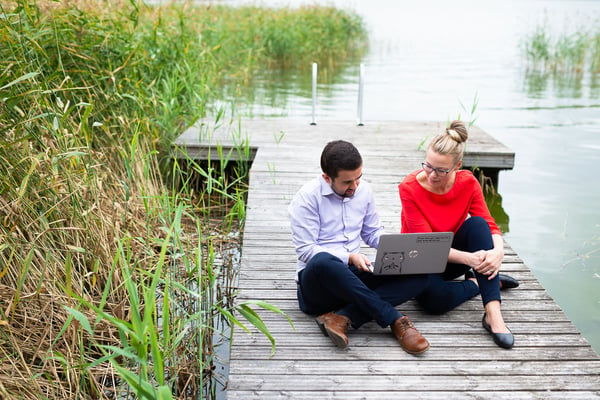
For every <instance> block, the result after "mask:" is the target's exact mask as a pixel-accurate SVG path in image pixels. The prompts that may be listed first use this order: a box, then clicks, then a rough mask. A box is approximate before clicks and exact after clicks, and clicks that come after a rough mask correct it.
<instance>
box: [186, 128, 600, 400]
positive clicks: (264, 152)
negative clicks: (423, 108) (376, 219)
mask: <svg viewBox="0 0 600 400" xmlns="http://www.w3.org/2000/svg"><path fill="white" fill-rule="evenodd" d="M442 126H443V123H442V122H397V121H384V122H367V123H366V125H365V126H364V127H357V126H355V125H353V124H351V123H348V122H340V121H323V122H319V123H318V125H317V126H315V127H311V126H310V125H308V123H307V122H306V121H294V120H251V121H242V124H241V125H235V126H222V127H218V128H214V127H209V126H208V125H206V126H201V127H199V128H198V127H196V128H192V129H190V130H189V131H188V132H186V134H184V135H182V137H180V138H179V139H178V141H177V146H182V147H184V148H187V149H188V150H189V151H192V155H193V156H194V157H200V156H201V152H202V151H204V152H205V155H206V154H207V153H206V152H207V151H208V150H209V149H210V150H211V151H213V150H214V148H215V147H214V146H218V145H220V146H226V147H227V146H229V148H236V146H237V145H238V144H239V143H242V142H244V143H245V146H247V148H248V150H249V152H248V153H245V154H251V155H252V157H253V159H252V169H251V174H250V182H249V187H250V191H249V195H248V203H247V216H246V224H245V231H244V237H243V246H242V257H241V265H240V269H239V271H237V273H238V277H239V284H238V288H237V290H236V293H237V300H236V301H237V302H242V301H245V300H264V301H268V302H269V303H271V304H272V305H274V306H276V307H279V308H280V309H281V310H282V311H284V312H285V313H286V314H287V316H289V318H290V319H291V320H292V322H293V325H294V327H293V328H292V327H291V326H290V324H289V323H288V321H287V320H286V318H285V317H283V316H282V315H280V314H276V313H272V312H269V311H266V310H263V309H260V308H257V309H256V311H257V312H258V314H259V315H260V316H261V317H262V318H263V320H264V321H265V323H266V325H267V327H268V329H269V331H270V332H271V334H272V336H273V338H274V340H275V343H276V351H275V353H274V354H271V342H270V341H269V340H268V339H267V338H266V337H265V336H264V335H263V334H262V333H260V332H258V331H257V330H256V329H255V328H252V329H250V331H251V333H246V332H245V331H243V330H241V329H239V328H238V327H234V328H233V330H234V332H233V341H232V343H231V360H230V366H229V377H228V383H227V398H228V399H244V400H246V399H261V400H262V399H300V400H303V399H311V400H312V399H317V398H318V399H346V400H353V399H386V400H387V399H396V398H410V399H413V398H415V399H440V398H448V399H500V400H504V399H511V400H512V399H578V400H579V399H599V398H600V357H599V356H598V354H597V353H596V352H595V351H594V350H593V349H592V348H591V346H590V345H589V343H588V342H587V340H585V338H584V337H583V336H582V335H581V334H580V332H579V331H578V330H577V328H576V327H575V326H574V325H573V323H572V322H571V321H570V320H569V318H568V317H567V316H566V315H565V313H564V312H563V311H562V310H561V308H560V307H559V306H558V305H557V304H556V302H554V300H553V299H552V298H551V297H550V295H549V294H548V293H547V291H546V290H545V289H544V288H543V287H542V285H541V284H540V283H539V281H538V280H537V279H536V278H535V276H534V274H533V273H532V272H531V271H530V270H529V268H528V267H527V265H525V264H524V262H523V260H522V259H521V258H520V257H519V255H518V254H517V253H516V252H515V251H514V250H513V249H512V248H511V247H510V245H509V244H508V243H505V257H504V260H503V264H502V271H503V272H505V273H509V274H511V275H513V276H514V277H516V278H517V279H519V281H520V282H521V285H520V286H519V287H518V288H517V289H513V290H510V291H504V292H502V296H503V305H502V308H503V315H504V317H505V319H506V321H507V324H508V326H509V327H510V328H511V330H512V331H513V333H514V334H515V342H516V344H515V347H514V348H513V349H512V350H510V351H506V350H504V349H500V348H499V347H497V346H496V345H495V344H494V343H493V341H492V339H491V337H490V335H489V334H487V332H485V331H484V330H483V328H482V326H481V317H482V314H483V306H482V304H481V298H480V297H479V296H477V297H475V298H474V299H472V300H470V301H468V302H466V303H464V304H462V305H461V306H460V307H458V308H457V309H455V310H453V311H451V312H449V313H446V314H444V315H440V316H431V315H427V314H425V313H424V312H423V311H422V309H421V308H420V306H419V305H418V304H417V303H416V301H413V300H411V301H409V302H407V303H405V304H402V305H401V306H399V307H398V308H399V309H400V310H401V311H402V312H405V313H406V314H407V315H409V316H410V318H411V320H412V321H413V322H414V324H415V325H416V326H417V328H418V329H419V330H420V331H421V332H422V333H423V334H424V335H425V336H426V337H427V339H428V340H429V341H430V343H431V348H430V350H429V351H427V352H426V353H424V354H423V355H420V356H413V355H410V354H407V353H406V352H404V351H403V350H402V349H401V348H400V346H399V345H398V344H397V342H396V340H395V339H394V337H393V336H392V334H391V332H390V329H389V328H381V327H379V326H378V325H376V324H375V323H373V322H370V323H368V324H365V325H364V326H362V327H361V328H360V329H358V330H354V329H352V330H351V331H350V332H349V339H350V346H349V347H348V348H346V349H339V348H337V347H335V346H334V345H333V344H332V343H331V341H330V339H329V338H327V337H325V336H324V335H323V334H322V333H321V332H320V330H319V329H318V327H317V326H316V324H315V322H314V316H310V315H306V314H304V313H302V312H301V311H300V310H299V309H298V304H297V299H296V283H295V281H294V278H295V265H296V257H295V251H294V248H293V244H292V241H291V235H290V229H289V222H288V219H287V205H288V203H289V201H290V200H291V199H292V197H293V196H294V194H295V193H296V191H297V190H298V189H299V187H300V186H301V185H302V184H303V183H304V182H306V181H308V180H309V179H311V178H313V177H314V176H317V175H319V174H320V170H319V165H318V160H319V156H320V152H321V149H322V147H323V146H324V145H325V144H326V143H327V142H328V141H329V140H332V139H339V138H342V139H346V140H349V141H352V142H353V143H354V144H355V145H356V146H357V147H358V148H359V150H360V151H361V154H362V155H363V159H364V168H363V172H364V179H366V180H368V181H369V182H370V183H371V184H372V186H373V188H374V190H375V193H376V201H377V204H378V208H379V210H380V214H381V215H380V216H381V219H382V222H383V224H384V225H385V227H386V230H388V231H392V232H393V231H399V229H400V211H401V204H400V201H399V198H398V183H399V182H400V181H401V180H402V179H403V178H404V177H405V176H406V175H407V174H408V173H409V172H410V171H412V170H414V169H416V168H418V166H419V163H420V162H421V161H422V159H423V157H424V153H423V151H422V150H421V149H419V143H421V142H422V141H423V139H424V138H426V137H427V136H430V135H434V134H435V133H438V132H439V131H440V129H441V128H442ZM232 133H233V134H234V139H233V140H231V138H230V135H231V134H232ZM194 151H195V153H193V152H194ZM241 158H243V157H241ZM465 160H468V163H469V164H471V165H478V166H481V167H486V166H491V167H492V168H496V169H498V170H501V169H510V168H512V166H513V163H514V153H513V152H512V151H511V150H510V149H508V148H506V147H505V146H504V145H502V144H501V143H500V142H498V141H496V140H495V139H494V138H493V137H492V136H491V135H488V134H487V133H485V132H484V131H483V130H481V129H479V128H474V129H472V130H471V137H470V139H469V144H468V146H467V154H466V155H465ZM365 251H367V252H368V251H369V250H367V249H365Z"/></svg>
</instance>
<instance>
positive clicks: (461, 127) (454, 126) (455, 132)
mask: <svg viewBox="0 0 600 400" xmlns="http://www.w3.org/2000/svg"><path fill="white" fill-rule="evenodd" d="M446 134H447V135H448V136H450V137H451V138H452V140H454V141H455V142H457V143H464V142H466V141H467V139H468V138H469V132H468V131H467V127H466V126H465V123H464V122H462V121H461V120H458V119H457V120H454V121H452V122H451V123H450V125H449V126H448V127H447V128H446Z"/></svg>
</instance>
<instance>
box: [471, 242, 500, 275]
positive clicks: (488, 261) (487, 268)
mask: <svg viewBox="0 0 600 400" xmlns="http://www.w3.org/2000/svg"><path fill="white" fill-rule="evenodd" d="M477 253H480V255H481V257H482V261H481V262H480V263H479V265H477V266H475V267H473V269H474V270H475V271H477V272H479V273H480V274H482V275H487V276H488V279H494V277H495V276H496V275H498V273H499V272H500V266H501V265H502V258H503V257H504V252H503V251H501V250H498V249H492V250H481V251H478V252H477Z"/></svg>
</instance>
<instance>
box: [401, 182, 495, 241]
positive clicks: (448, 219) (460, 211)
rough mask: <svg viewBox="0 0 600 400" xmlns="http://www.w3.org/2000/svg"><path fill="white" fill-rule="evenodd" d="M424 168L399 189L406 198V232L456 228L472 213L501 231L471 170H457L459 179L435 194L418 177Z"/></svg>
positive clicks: (402, 197)
mask: <svg viewBox="0 0 600 400" xmlns="http://www.w3.org/2000/svg"><path fill="white" fill-rule="evenodd" d="M420 171H421V170H418V171H415V172H412V173H411V174H410V175H408V176H407V177H406V178H404V180H403V181H402V183H400V185H398V189H399V191H400V200H401V201H402V213H401V219H402V232H403V233H420V232H454V233H456V231H457V230H458V228H460V226H461V225H462V223H463V222H464V221H465V219H467V217H468V216H480V217H483V218H484V219H485V220H486V221H487V223H488V225H489V226H490V230H491V231H492V234H499V235H501V234H502V233H501V231H500V229H499V228H498V225H496V221H494V218H493V217H492V216H491V214H490V211H489V210H488V208H487V205H486V203H485V198H484V197H483V191H482V190H481V186H480V185H479V182H478V181H477V179H476V178H475V177H474V176H473V174H472V173H471V171H467V170H459V171H456V180H455V182H454V185H453V186H452V189H450V191H449V192H448V193H446V194H441V195H440V194H435V193H432V192H430V191H429V190H427V189H425V188H423V186H421V184H420V183H419V182H418V181H417V174H418V173H419V172H420Z"/></svg>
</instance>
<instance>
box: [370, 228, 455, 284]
mask: <svg viewBox="0 0 600 400" xmlns="http://www.w3.org/2000/svg"><path fill="white" fill-rule="evenodd" d="M453 237H454V233H452V232H429V233H394V234H383V235H381V237H380V238H379V248H378V249H377V255H376V256H375V261H374V262H372V263H371V272H373V274H374V275H412V274H436V273H441V272H444V270H445V269H446V263H447V262H448V254H449V253H450V246H451V245H452V238H453Z"/></svg>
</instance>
